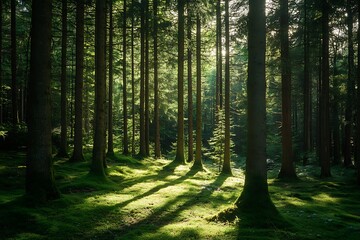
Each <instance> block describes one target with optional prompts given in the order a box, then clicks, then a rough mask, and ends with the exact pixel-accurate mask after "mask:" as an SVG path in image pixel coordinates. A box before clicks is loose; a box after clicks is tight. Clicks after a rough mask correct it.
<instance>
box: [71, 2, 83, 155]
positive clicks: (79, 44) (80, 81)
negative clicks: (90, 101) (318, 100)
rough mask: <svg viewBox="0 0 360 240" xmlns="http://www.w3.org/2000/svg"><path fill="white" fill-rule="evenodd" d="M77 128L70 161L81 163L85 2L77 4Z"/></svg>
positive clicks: (75, 128)
mask: <svg viewBox="0 0 360 240" xmlns="http://www.w3.org/2000/svg"><path fill="white" fill-rule="evenodd" d="M75 71H76V72H75V127H74V152H73V155H72V157H71V158H70V161H72V162H79V161H83V160H84V156H83V104H82V101H83V84H84V83H83V82H84V1H82V0H81V1H77V2H76V70H75Z"/></svg>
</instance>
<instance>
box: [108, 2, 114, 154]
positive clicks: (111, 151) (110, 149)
mask: <svg viewBox="0 0 360 240" xmlns="http://www.w3.org/2000/svg"><path fill="white" fill-rule="evenodd" d="M113 38H114V23H113V1H112V0H110V1H109V105H108V108H109V110H108V142H107V153H106V154H107V156H110V157H111V156H114V138H113V86H114V82H113V81H114V80H113V59H114V56H113Z"/></svg>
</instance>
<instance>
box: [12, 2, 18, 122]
mask: <svg viewBox="0 0 360 240" xmlns="http://www.w3.org/2000/svg"><path fill="white" fill-rule="evenodd" d="M16 2H17V1H16V0H11V98H12V100H11V102H12V123H13V125H16V124H17V123H19V112H18V111H19V110H18V88H19V87H18V81H17V76H16V74H17V52H16Z"/></svg>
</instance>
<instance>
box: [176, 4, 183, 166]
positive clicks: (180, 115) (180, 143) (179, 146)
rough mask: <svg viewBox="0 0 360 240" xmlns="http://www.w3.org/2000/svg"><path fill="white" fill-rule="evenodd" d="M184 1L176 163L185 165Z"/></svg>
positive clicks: (180, 11) (180, 22)
mask: <svg viewBox="0 0 360 240" xmlns="http://www.w3.org/2000/svg"><path fill="white" fill-rule="evenodd" d="M184 5H185V1H184V0H179V1H178V114H177V124H178V125H177V144H176V157H175V162H177V163H180V164H183V163H185V157H184Z"/></svg>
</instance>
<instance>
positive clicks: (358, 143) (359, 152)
mask: <svg viewBox="0 0 360 240" xmlns="http://www.w3.org/2000/svg"><path fill="white" fill-rule="evenodd" d="M357 41H358V55H357V56H358V66H357V67H358V68H357V71H358V72H357V73H358V75H357V78H356V80H357V101H356V103H357V104H356V130H357V134H356V138H355V162H356V164H357V172H358V173H357V183H358V185H360V2H359V1H358V32H357Z"/></svg>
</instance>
